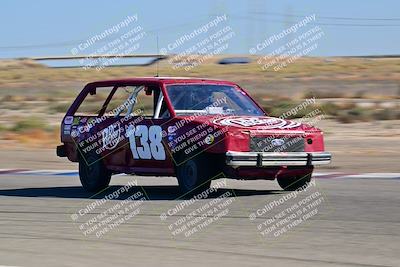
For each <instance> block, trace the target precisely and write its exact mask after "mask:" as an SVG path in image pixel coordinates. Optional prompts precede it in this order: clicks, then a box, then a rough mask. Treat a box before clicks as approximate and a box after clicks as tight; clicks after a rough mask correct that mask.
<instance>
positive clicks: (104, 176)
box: [79, 153, 111, 192]
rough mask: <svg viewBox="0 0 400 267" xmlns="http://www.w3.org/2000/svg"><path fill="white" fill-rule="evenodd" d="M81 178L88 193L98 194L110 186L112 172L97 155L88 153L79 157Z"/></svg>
mask: <svg viewBox="0 0 400 267" xmlns="http://www.w3.org/2000/svg"><path fill="white" fill-rule="evenodd" d="M79 178H80V180H81V184H82V186H83V188H84V189H85V190H86V191H89V192H98V191H100V190H103V189H105V188H107V187H108V185H109V184H110V180H111V172H110V171H109V170H107V168H106V167H105V166H104V164H103V161H102V159H101V158H100V156H99V155H97V153H87V154H86V155H85V158H83V156H81V157H79Z"/></svg>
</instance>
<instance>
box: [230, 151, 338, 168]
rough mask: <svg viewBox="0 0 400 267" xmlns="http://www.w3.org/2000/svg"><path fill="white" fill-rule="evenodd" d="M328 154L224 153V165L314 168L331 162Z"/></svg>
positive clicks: (330, 156)
mask: <svg viewBox="0 0 400 267" xmlns="http://www.w3.org/2000/svg"><path fill="white" fill-rule="evenodd" d="M331 158H332V155H331V153H329V152H235V151H228V152H226V164H227V165H228V166H232V167H241V166H253V167H268V166H314V165H325V164H329V163H330V162H331Z"/></svg>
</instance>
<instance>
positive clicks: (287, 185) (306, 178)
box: [277, 172, 312, 191]
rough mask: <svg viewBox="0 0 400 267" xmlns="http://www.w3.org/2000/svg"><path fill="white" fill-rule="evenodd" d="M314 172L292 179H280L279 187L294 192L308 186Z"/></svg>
mask: <svg viewBox="0 0 400 267" xmlns="http://www.w3.org/2000/svg"><path fill="white" fill-rule="evenodd" d="M311 176H312V172H309V173H306V174H304V175H297V176H292V177H278V179H277V180H278V184H279V186H280V187H281V188H282V189H283V190H285V191H294V190H298V189H300V188H303V187H305V186H307V185H308V184H309V183H310V181H311Z"/></svg>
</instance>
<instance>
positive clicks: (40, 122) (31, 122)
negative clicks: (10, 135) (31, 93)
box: [11, 116, 51, 132]
mask: <svg viewBox="0 0 400 267" xmlns="http://www.w3.org/2000/svg"><path fill="white" fill-rule="evenodd" d="M11 130H12V131H14V132H26V131H31V130H45V131H49V130H51V128H50V127H49V125H47V123H46V122H45V120H44V119H43V118H39V117H35V116H31V117H25V118H22V119H20V120H18V121H17V122H16V123H15V124H14V126H13V127H12V128H11Z"/></svg>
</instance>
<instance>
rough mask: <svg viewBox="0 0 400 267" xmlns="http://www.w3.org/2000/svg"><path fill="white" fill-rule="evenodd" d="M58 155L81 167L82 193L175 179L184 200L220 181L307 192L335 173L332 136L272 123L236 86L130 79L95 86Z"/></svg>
mask: <svg viewBox="0 0 400 267" xmlns="http://www.w3.org/2000/svg"><path fill="white" fill-rule="evenodd" d="M61 142H62V143H63V145H60V146H58V147H57V155H58V156H60V157H67V158H68V159H69V160H70V161H73V162H79V176H80V180H81V183H82V186H83V187H84V188H85V189H86V190H88V191H91V192H96V191H99V190H101V189H104V188H106V187H107V186H108V184H109V182H110V179H111V175H112V174H116V173H127V174H137V175H151V176H176V177H177V179H178V183H179V188H180V189H181V191H182V193H188V192H194V191H197V190H204V189H206V188H208V187H209V186H210V183H211V181H212V179H216V178H221V177H227V178H233V179H245V180H249V179H265V180H273V179H275V178H276V179H277V180H278V183H279V185H280V186H281V187H282V188H283V189H285V190H296V189H299V188H302V187H303V186H306V185H307V184H308V183H309V182H310V179H311V175H312V172H313V169H314V166H315V165H322V164H329V163H330V160H331V154H330V153H328V152H325V151H324V142H323V133H322V132H321V130H319V129H318V128H315V127H313V126H310V125H308V124H301V123H299V122H294V121H289V120H285V119H282V118H274V117H268V116H267V114H266V113H265V112H264V110H263V109H262V108H261V107H260V106H259V105H258V104H257V102H256V101H254V100H253V99H252V98H251V97H250V96H249V95H248V94H247V92H246V91H245V90H243V89H242V88H241V87H239V86H238V85H236V84H235V83H232V82H228V81H220V80H209V79H198V78H196V79H194V78H193V79H192V78H161V77H151V78H129V79H120V80H108V81H99V82H93V83H89V84H87V85H86V86H85V88H84V89H83V90H82V91H81V93H80V94H79V95H78V97H77V98H76V100H75V101H74V102H73V104H72V105H71V107H70V108H69V109H68V111H67V114H66V115H65V117H64V119H63V121H62V123H61Z"/></svg>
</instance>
